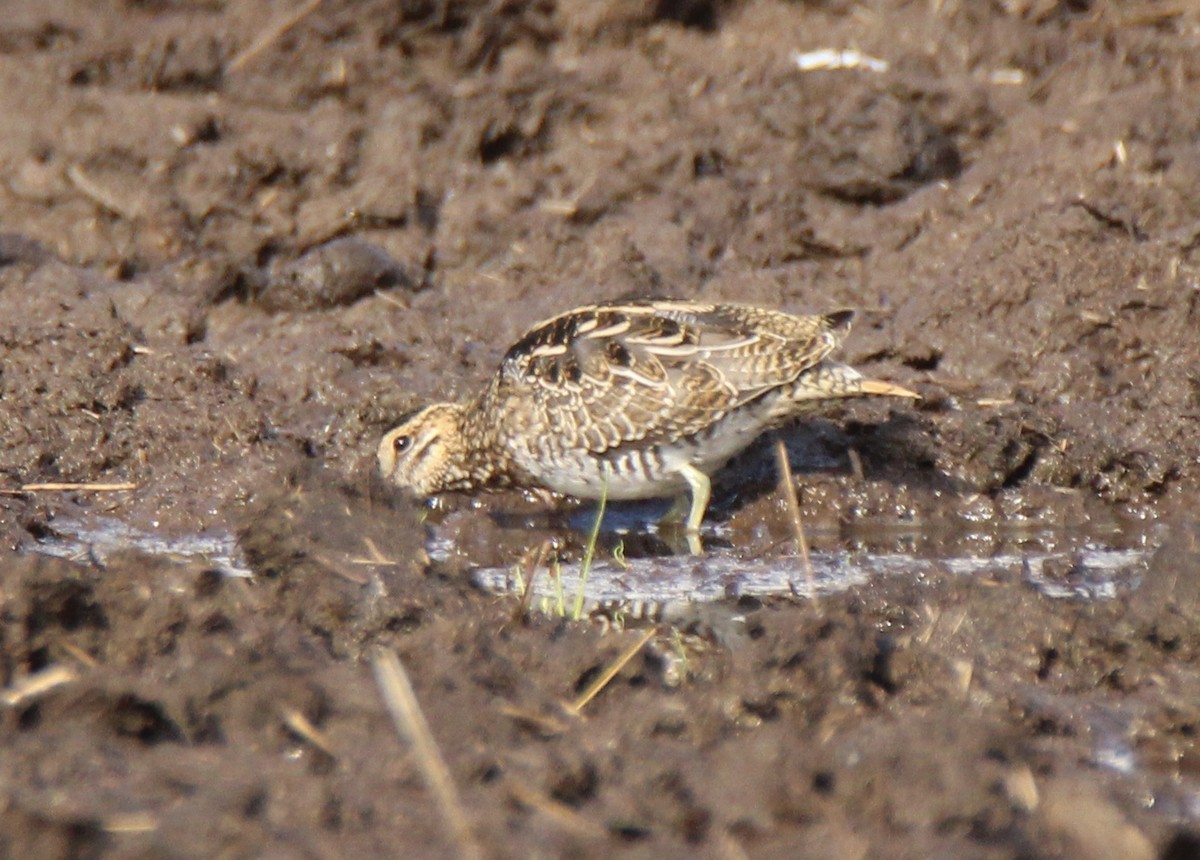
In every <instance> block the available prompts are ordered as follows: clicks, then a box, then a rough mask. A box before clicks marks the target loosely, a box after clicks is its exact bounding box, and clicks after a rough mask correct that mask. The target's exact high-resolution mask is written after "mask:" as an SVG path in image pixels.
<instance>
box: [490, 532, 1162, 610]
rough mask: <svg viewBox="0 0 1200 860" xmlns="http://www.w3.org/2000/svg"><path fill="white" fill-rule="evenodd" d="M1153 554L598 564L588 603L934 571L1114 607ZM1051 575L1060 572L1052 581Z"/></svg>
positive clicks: (506, 576)
mask: <svg viewBox="0 0 1200 860" xmlns="http://www.w3.org/2000/svg"><path fill="white" fill-rule="evenodd" d="M1149 556H1150V551H1149V550H1146V549H1110V548H1105V547H1100V546H1091V547H1085V548H1083V549H1080V550H1064V551H1060V552H1055V553H1048V552H1035V553H1028V554H1022V555H1018V554H1013V553H1005V554H1000V555H994V556H980V557H969V556H958V557H949V558H927V557H921V556H918V555H914V554H910V553H878V552H855V551H849V550H847V551H837V552H813V553H811V554H810V560H811V565H812V568H811V576H810V574H809V572H808V570H807V569H806V566H805V564H804V562H803V559H802V558H800V557H799V556H778V557H773V558H741V557H738V556H737V555H734V554H732V553H729V552H720V551H718V552H715V553H711V554H709V555H706V556H703V557H692V556H667V557H659V558H642V559H634V560H631V561H628V562H625V564H624V565H622V564H620V563H618V562H616V561H614V560H612V559H608V560H603V561H599V562H597V563H595V564H593V565H592V567H591V570H590V572H589V573H588V575H587V578H586V582H583V583H582V591H583V595H584V604H585V605H586V606H589V607H593V608H597V607H599V608H621V607H624V608H628V609H631V610H632V611H634V612H635V613H636V614H639V615H646V616H647V617H670V616H671V614H672V613H673V611H674V610H676V609H678V608H680V607H681V605H682V604H688V603H695V602H710V601H718V600H723V599H737V598H740V597H769V596H775V595H792V596H795V597H811V596H812V595H814V594H822V593H831V592H836V591H844V590H845V589H847V588H851V587H853V586H861V585H867V584H868V583H870V582H871V581H872V580H873V579H876V578H878V577H882V576H901V575H902V576H910V577H915V578H918V579H919V578H921V577H922V576H924V575H927V574H929V573H933V572H935V571H949V572H951V573H955V574H961V575H964V576H970V575H981V574H988V575H996V574H1001V575H1006V576H1018V577H1020V578H1022V579H1023V580H1025V581H1026V582H1028V583H1029V584H1030V585H1032V586H1033V587H1035V588H1037V589H1038V590H1039V591H1040V592H1042V593H1043V594H1045V595H1047V596H1048V597H1055V598H1062V597H1075V598H1083V599H1090V600H1105V599H1111V598H1113V597H1115V596H1116V595H1117V593H1118V591H1119V590H1120V589H1121V588H1122V587H1133V586H1136V584H1137V582H1138V580H1139V579H1140V577H1141V576H1142V574H1143V573H1144V572H1145V569H1146V564H1147V561H1148V559H1149ZM1051 571H1061V572H1060V573H1052V572H1051ZM523 574H524V572H523V571H520V570H518V569H517V568H516V567H512V568H503V569H502V568H486V569H480V570H477V571H475V573H474V578H475V581H476V582H477V583H478V584H479V585H480V586H482V587H484V588H489V589H493V590H496V591H504V590H510V591H512V590H521V589H523V588H524V582H523V579H522V577H523ZM582 579H583V577H582V565H581V564H580V563H573V564H568V565H561V566H559V567H557V568H556V569H555V570H554V573H553V574H552V575H548V574H546V573H545V572H544V571H543V573H542V574H541V575H538V576H537V577H536V578H535V581H534V584H533V589H534V593H535V595H537V596H538V597H541V598H543V599H544V600H546V601H554V600H557V597H558V595H559V594H560V593H562V594H565V595H567V596H568V597H569V598H570V599H574V598H575V596H576V595H577V594H578V593H579V592H580V589H581V580H582Z"/></svg>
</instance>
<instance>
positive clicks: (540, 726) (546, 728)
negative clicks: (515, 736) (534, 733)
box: [498, 705, 567, 737]
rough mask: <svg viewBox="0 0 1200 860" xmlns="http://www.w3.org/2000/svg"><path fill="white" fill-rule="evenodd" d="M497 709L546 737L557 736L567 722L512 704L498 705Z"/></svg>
mask: <svg viewBox="0 0 1200 860" xmlns="http://www.w3.org/2000/svg"><path fill="white" fill-rule="evenodd" d="M498 710H499V711H500V713H502V714H503V715H504V716H506V717H508V718H509V719H510V720H515V721H516V722H518V723H524V724H525V725H526V726H530V727H532V728H535V729H537V730H538V731H539V732H541V733H542V734H544V735H546V736H548V737H557V736H558V735H561V734H562V733H563V732H565V731H566V730H567V724H566V723H564V722H563V721H562V720H556V719H555V718H554V717H551V716H547V715H546V714H539V713H537V712H536V711H529V710H525V709H524V708H518V707H515V706H513V705H500V707H499V708H498Z"/></svg>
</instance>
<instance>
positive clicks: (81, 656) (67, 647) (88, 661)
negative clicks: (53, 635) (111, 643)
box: [57, 639, 100, 669]
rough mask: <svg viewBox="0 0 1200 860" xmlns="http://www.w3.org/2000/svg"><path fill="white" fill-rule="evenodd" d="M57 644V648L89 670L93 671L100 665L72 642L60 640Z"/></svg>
mask: <svg viewBox="0 0 1200 860" xmlns="http://www.w3.org/2000/svg"><path fill="white" fill-rule="evenodd" d="M57 644H58V647H59V648H62V649H63V650H64V651H66V652H67V653H68V654H70V655H71V656H72V657H74V658H75V659H76V660H78V661H79V662H80V663H82V664H83V665H85V666H87V667H88V668H89V669H95V668H96V667H97V666H99V665H100V663H99V662H98V661H97V660H96V658H95V657H93V656H92V655H91V654H89V653H88V652H87V651H84V650H83V649H82V648H80V647H79V646H78V645H76V644H75V643H74V642H68V641H66V640H65V639H61V640H59V642H58V643H57Z"/></svg>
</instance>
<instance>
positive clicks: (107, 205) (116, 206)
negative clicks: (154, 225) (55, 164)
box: [66, 164, 142, 221]
mask: <svg viewBox="0 0 1200 860" xmlns="http://www.w3.org/2000/svg"><path fill="white" fill-rule="evenodd" d="M66 172H67V179H69V180H70V182H71V184H72V185H73V186H75V190H76V191H78V192H79V193H80V194H82V195H83V196H84V197H86V198H88V199H89V200H91V201H92V202H93V203H95V204H96V205H97V206H100V207H101V208H102V209H107V210H108V211H109V212H111V213H113V214H114V215H117V216H118V217H121V218H124V219H125V220H126V221H136V220H138V219H139V218H140V217H141V216H142V207H141V206H140V205H138V204H137V203H133V202H127V201H124V200H121V199H120V198H119V197H118V196H117V195H116V194H113V193H112V192H111V191H109V190H108V189H107V188H105V187H104V186H102V185H100V183H98V182H96V181H95V180H94V179H92V178H91V177H90V176H88V175H87V174H86V173H84V172H83V168H82V167H80V166H79V165H78V164H70V165H67V171H66Z"/></svg>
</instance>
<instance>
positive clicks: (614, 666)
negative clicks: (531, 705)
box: [567, 627, 658, 715]
mask: <svg viewBox="0 0 1200 860" xmlns="http://www.w3.org/2000/svg"><path fill="white" fill-rule="evenodd" d="M657 632H658V631H657V630H655V629H654V628H653V627H652V628H650V629H649V630H647V631H646V632H645V633H644V634H642V635H641V636H640V637H639V638H638V640H637V641H636V642H634V643H632V644H631V645H630V646H629V647H628V648H626V649H625V650H624V651H622V652H621V653H620V654H619V655H618V656H617V659H616V660H613V661H612V663H610V664H609V666H608V668H606V669H605V670H604V671H603V672H601V673H600V675H599V676H598V677H597V678H596V680H594V681H592V683H590V684H588V688H587V689H586V690H584V691H583V692H582V693H580V694H579V698H577V699H576V700H575V701H574V702H572V703H571V704H569V705H567V710H568V711H570V712H571V713H572V714H576V715H578V714H579V712H580V711H582V710H583V709H584V707H585V706H586V705H587V703H588V702H590V701H591V700H592V699H594V698H596V696H598V695H600V691H601V690H603V689H604V688H605V687H607V686H608V685H609V682H611V681H612V679H613V678H615V677H617V673H619V672H620V671H621V670H622V669H624V668H625V665H626V664H627V663H628V662H629V661H630V660H632V659H633V658H634V657H636V656H637V653H638V652H639V651H641V650H642V648H644V647H645V645H646V643H647V642H649V641H650V640H651V639H653V638H654V634H655V633H657Z"/></svg>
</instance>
